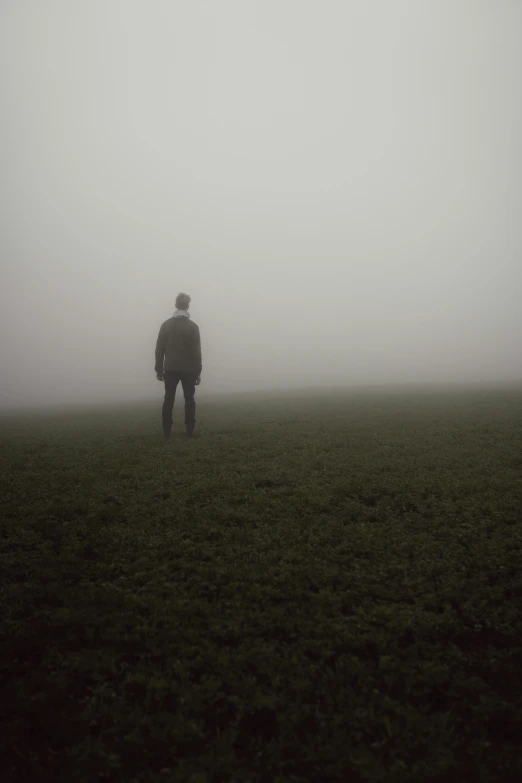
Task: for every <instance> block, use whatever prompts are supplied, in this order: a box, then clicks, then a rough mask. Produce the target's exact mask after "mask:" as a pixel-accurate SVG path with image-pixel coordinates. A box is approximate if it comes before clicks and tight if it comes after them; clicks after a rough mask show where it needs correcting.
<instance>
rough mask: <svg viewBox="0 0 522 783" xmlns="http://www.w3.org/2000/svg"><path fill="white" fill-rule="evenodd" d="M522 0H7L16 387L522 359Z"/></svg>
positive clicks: (438, 373)
mask: <svg viewBox="0 0 522 783" xmlns="http://www.w3.org/2000/svg"><path fill="white" fill-rule="evenodd" d="M521 34H522V3H521V2H519V0H321V1H320V0H259V1H258V2H256V1H255V0H190V2H189V0H45V2H43V1H42V0H4V2H2V3H1V5H0V90H1V123H0V165H1V171H2V174H1V178H0V201H1V204H0V206H1V239H0V243H1V248H0V250H1V252H0V258H1V263H2V281H3V282H2V286H1V294H0V297H1V298H0V306H1V318H2V321H1V327H2V331H1V335H2V336H1V344H0V355H1V358H0V372H1V391H0V406H15V405H24V404H36V403H48V402H58V403H62V402H74V401H78V402H83V401H86V400H96V401H98V400H101V399H114V400H116V399H119V398H121V399H129V398H136V399H137V398H143V397H151V396H154V395H155V394H156V395H158V396H160V395H161V386H160V384H159V383H158V382H157V380H156V378H155V375H154V347H155V342H156V337H157V333H158V329H159V326H160V324H161V323H162V321H164V320H165V319H167V318H169V317H170V316H171V315H172V313H173V311H174V300H175V296H176V294H177V293H178V292H179V291H186V292H188V293H189V294H190V295H191V296H192V299H193V301H192V305H191V314H192V318H193V320H195V321H196V323H198V324H199V326H200V329H201V335H202V346H203V365H204V367H203V385H202V387H201V389H202V391H203V390H206V391H223V390H227V389H250V388H260V389H265V388H266V389H268V388H283V387H299V386H314V385H323V386H329V385H339V384H344V383H345V384H358V383H380V382H402V381H406V382H408V381H422V382H425V381H447V380H461V381H482V380H487V381H490V380H493V379H498V380H503V379H511V378H513V379H514V378H518V379H520V378H522V361H521V358H520V357H521V355H522V307H521V304H520V300H521V292H522V256H521V250H522V221H521V219H520V215H521V206H522V184H521V179H522V159H521V158H522V156H521V149H520V144H521V142H520V140H521V139H522V94H521V86H520V84H521V81H520V76H521V74H522V47H521V46H520V36H521Z"/></svg>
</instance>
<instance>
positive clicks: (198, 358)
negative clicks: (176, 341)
mask: <svg viewBox="0 0 522 783" xmlns="http://www.w3.org/2000/svg"><path fill="white" fill-rule="evenodd" d="M194 350H195V354H196V362H197V365H198V378H199V377H200V376H201V372H202V370H203V360H202V358H201V335H200V333H199V326H196V338H195V342H194Z"/></svg>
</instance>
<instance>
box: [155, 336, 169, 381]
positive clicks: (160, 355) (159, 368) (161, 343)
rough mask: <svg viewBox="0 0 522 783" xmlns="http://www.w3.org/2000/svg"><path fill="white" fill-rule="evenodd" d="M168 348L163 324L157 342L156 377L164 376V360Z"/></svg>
mask: <svg viewBox="0 0 522 783" xmlns="http://www.w3.org/2000/svg"><path fill="white" fill-rule="evenodd" d="M166 347H167V335H166V333H165V330H164V328H163V324H162V325H161V328H160V330H159V334H158V339H157V341H156V364H155V366H154V371H155V373H156V375H158V376H159V375H163V360H164V359H165V348H166Z"/></svg>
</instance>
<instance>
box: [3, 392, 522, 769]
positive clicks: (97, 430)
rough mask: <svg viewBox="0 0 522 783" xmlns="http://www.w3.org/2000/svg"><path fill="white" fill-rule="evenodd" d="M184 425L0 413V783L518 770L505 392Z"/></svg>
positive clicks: (518, 463) (118, 417)
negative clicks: (167, 431) (195, 434)
mask: <svg viewBox="0 0 522 783" xmlns="http://www.w3.org/2000/svg"><path fill="white" fill-rule="evenodd" d="M199 418H200V419H201V429H200V434H201V438H199V439H197V440H194V441H192V442H191V441H186V440H184V439H183V438H182V437H181V428H182V424H181V422H182V418H181V411H180V408H179V407H178V408H177V418H176V423H175V426H176V425H177V426H178V427H179V435H176V436H174V437H173V438H172V439H171V441H170V442H166V441H164V440H163V439H162V435H161V428H160V420H159V410H158V406H155V407H154V408H152V407H147V406H145V407H141V408H137V409H135V410H131V409H130V408H126V409H120V410H116V409H115V410H108V409H107V410H99V411H91V412H80V411H77V412H69V413H62V414H60V415H58V414H56V415H47V416H37V415H32V416H24V417H20V416H16V417H4V418H3V419H2V422H1V425H0V426H1V429H2V433H1V436H2V441H1V447H0V466H1V471H2V522H1V527H0V530H1V539H0V544H1V549H0V585H1V650H0V652H1V660H0V666H1V692H0V719H1V723H2V726H3V728H2V733H1V741H0V744H1V747H0V751H1V756H2V759H3V760H2V762H0V764H1V765H2V772H3V777H2V779H3V781H11V780H13V781H26V780H27V781H39V780H43V779H45V780H54V781H68V782H69V781H70V782H71V783H72V782H73V781H82V782H83V781H93V783H94V782H95V781H124V782H125V783H133V782H136V783H138V781H139V783H146V782H148V781H169V780H172V781H183V782H186V783H211V781H216V782H223V783H235V782H236V781H237V782H238V783H243V782H245V783H246V781H252V783H254V782H257V781H267V782H268V781H270V783H271V782H272V781H274V783H287V782H288V783H291V782H293V783H298V782H299V781H301V782H304V781H314V782H315V781H317V782H318V783H319V782H320V783H334V781H335V782H337V781H339V782H340V781H343V782H344V781H347V782H350V781H353V782H354V783H357V782H358V781H368V782H369V783H370V782H371V783H377V781H386V782H388V781H397V783H403V782H404V783H406V782H408V781H411V782H412V783H413V782H415V783H419V782H422V781H433V783H443V781H453V780H455V781H457V780H458V781H462V782H463V783H466V781H474V782H475V781H476V782H477V783H478V782H480V781H506V782H507V781H511V780H516V779H518V778H519V775H520V774H521V773H522V685H521V683H522V616H521V606H522V568H521V564H522V557H521V544H522V511H521V509H522V478H521V477H522V392H521V391H520V390H516V389H513V390H504V391H501V390H500V391H499V390H497V391H492V390H489V391H488V390H483V391H480V390H468V391H464V390H463V391H453V392H450V391H448V390H445V391H444V390H441V391H438V392H437V391H434V390H432V391H424V392H422V391H417V392H410V393H408V392H405V391H401V392H395V393H394V392H387V393H378V392H371V393H370V392H368V393H364V394H363V393H362V392H361V393H350V394H344V395H342V394H337V395H330V396H324V397H322V398H318V397H312V396H308V395H301V396H295V397H294V398H287V399H284V398H279V399H278V398H276V397H272V398H266V399H264V400H263V399H254V398H253V397H246V396H245V397H244V398H237V400H234V399H232V398H229V399H227V400H225V399H224V400H223V401H221V402H220V401H216V400H215V401H213V402H204V403H202V404H201V405H200V410H199ZM521 779H522V777H521Z"/></svg>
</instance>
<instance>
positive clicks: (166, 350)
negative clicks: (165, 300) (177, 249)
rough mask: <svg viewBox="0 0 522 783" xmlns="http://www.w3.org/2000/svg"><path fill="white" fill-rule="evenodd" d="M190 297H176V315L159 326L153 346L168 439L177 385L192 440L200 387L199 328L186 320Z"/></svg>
mask: <svg viewBox="0 0 522 783" xmlns="http://www.w3.org/2000/svg"><path fill="white" fill-rule="evenodd" d="M189 304H190V296H188V295H187V294H178V296H177V298H176V311H175V313H174V315H173V316H172V318H169V320H168V321H165V323H163V324H162V325H161V328H160V330H159V335H158V341H157V343H156V366H155V372H156V378H157V379H158V381H164V382H165V400H164V402H163V410H162V420H163V432H164V433H165V437H166V438H170V432H171V429H172V409H173V407H174V399H175V397H176V389H177V387H178V383H179V382H180V381H181V385H182V387H183V394H184V396H185V427H186V428H187V436H188V437H189V438H192V437H193V435H194V428H195V426H196V401H195V399H194V397H195V394H196V386H199V384H200V383H201V370H202V366H201V338H200V334H199V327H198V326H197V324H195V323H194V322H193V321H191V320H190V313H189V311H188V308H189Z"/></svg>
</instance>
